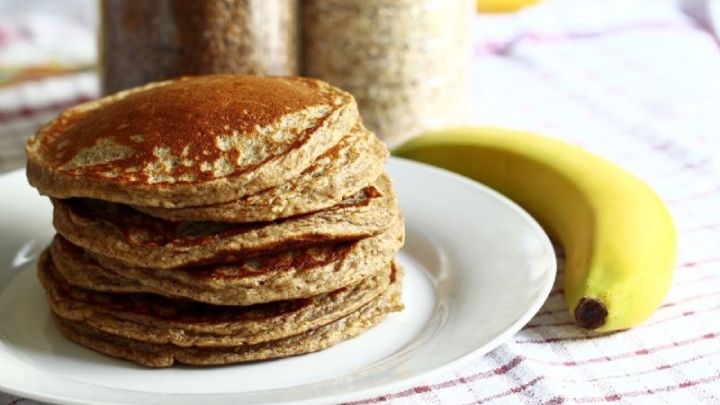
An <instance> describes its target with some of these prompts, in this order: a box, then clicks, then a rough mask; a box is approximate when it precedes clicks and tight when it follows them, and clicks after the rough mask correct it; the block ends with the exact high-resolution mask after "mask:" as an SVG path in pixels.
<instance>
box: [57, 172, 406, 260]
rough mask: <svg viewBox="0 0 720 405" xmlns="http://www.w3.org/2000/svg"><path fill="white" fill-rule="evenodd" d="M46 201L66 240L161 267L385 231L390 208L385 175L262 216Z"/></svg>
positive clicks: (392, 195)
mask: <svg viewBox="0 0 720 405" xmlns="http://www.w3.org/2000/svg"><path fill="white" fill-rule="evenodd" d="M52 203H53V206H54V208H55V209H54V215H53V224H54V225H55V229H56V230H57V232H58V233H60V234H61V235H63V236H64V237H65V238H66V239H68V240H70V241H71V242H73V243H74V244H76V245H78V246H81V247H83V248H84V249H86V250H88V251H90V252H92V253H95V254H98V255H102V256H105V257H108V258H112V259H115V260H118V261H121V262H123V263H124V264H126V265H128V266H140V267H152V268H164V269H167V268H174V267H179V266H190V265H201V264H212V263H223V262H232V261H236V260H239V259H241V258H246V257H252V256H257V255H260V254H263V253H266V252H271V251H281V250H287V249H291V248H298V247H302V246H306V245H309V244H315V243H323V242H335V241H344V240H355V239H359V238H364V237H368V236H373V235H377V234H379V233H381V232H384V231H385V230H387V228H388V226H389V225H390V223H391V222H392V219H393V218H394V217H395V216H397V211H398V207H397V198H396V196H395V193H394V191H393V189H392V184H391V181H390V179H389V178H388V177H387V176H386V175H382V176H381V177H380V178H379V179H378V180H377V182H376V184H375V185H374V186H371V187H367V188H365V189H364V190H362V191H361V192H360V193H359V194H358V195H356V196H353V197H350V198H348V199H345V200H343V201H342V202H341V203H340V204H338V205H336V206H333V207H330V208H328V209H326V210H323V211H318V212H314V213H311V214H306V215H300V216H295V217H290V218H287V219H284V220H280V221H274V222H265V223H250V224H230V223H217V222H171V221H166V220H162V219H159V218H155V217H152V216H149V215H146V214H143V213H140V212H139V211H136V210H134V209H132V208H130V207H128V206H125V205H121V204H115V203H109V202H105V201H100V200H91V199H83V198H73V199H68V200H57V199H52Z"/></svg>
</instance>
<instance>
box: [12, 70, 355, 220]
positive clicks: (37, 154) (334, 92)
mask: <svg viewBox="0 0 720 405" xmlns="http://www.w3.org/2000/svg"><path fill="white" fill-rule="evenodd" d="M358 119H359V118H358V115H357V106H356V104H355V102H354V100H353V98H352V96H351V95H349V94H347V93H345V92H342V91H341V90H339V89H337V88H334V87H332V86H330V85H328V84H327V83H324V82H321V81H318V80H313V79H307V78H299V77H284V78H283V77H272V78H271V77H262V76H243V75H218V76H198V77H187V78H180V79H176V80H171V81H166V82H158V83H152V84H149V85H146V86H144V87H139V88H135V89H131V90H127V91H124V92H121V93H118V94H115V95H112V96H108V97H105V98H103V99H100V100H96V101H91V102H88V103H85V104H81V105H79V106H76V107H72V108H70V109H68V110H66V111H65V112H63V113H62V114H61V115H60V116H59V117H58V118H56V119H55V120H53V121H52V122H50V123H49V124H48V125H46V126H44V127H43V128H41V129H40V130H39V131H38V132H37V134H36V135H35V136H33V137H32V138H31V139H30V140H29V141H28V144H27V148H26V151H27V155H28V167H27V173H28V179H29V181H30V183H31V184H32V185H33V186H35V187H37V188H38V190H39V191H40V192H41V193H42V194H46V195H49V196H51V197H56V198H68V197H92V198H99V199H106V200H111V201H116V202H121V203H127V204H137V205H147V206H166V207H181V206H196V205H207V204H213V203H222V202H226V201H230V200H233V199H236V198H238V197H240V196H243V195H249V194H253V193H255V192H258V191H260V190H263V189H265V188H268V187H272V186H276V185H279V184H282V183H283V182H284V181H286V180H288V179H290V178H293V177H294V176H295V175H297V174H298V173H300V172H301V171H302V170H303V169H305V168H306V167H307V166H309V165H310V164H311V163H312V161H314V160H315V159H316V158H317V157H318V156H319V155H321V154H322V153H323V152H324V151H326V150H328V149H329V148H330V147H332V146H333V145H334V144H336V143H337V142H338V141H339V140H340V138H341V137H342V136H343V135H344V134H346V133H348V132H349V131H350V130H351V128H352V127H353V126H355V125H356V123H357V122H358Z"/></svg>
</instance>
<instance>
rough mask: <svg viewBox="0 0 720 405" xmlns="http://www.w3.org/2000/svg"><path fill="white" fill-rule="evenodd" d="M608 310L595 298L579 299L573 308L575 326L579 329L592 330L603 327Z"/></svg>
mask: <svg viewBox="0 0 720 405" xmlns="http://www.w3.org/2000/svg"><path fill="white" fill-rule="evenodd" d="M607 316H608V310H607V307H606V306H605V304H603V302H602V301H600V300H599V299H597V298H581V299H580V302H579V303H578V305H577V306H576V307H575V324H576V325H577V326H579V327H581V328H585V329H589V330H593V329H597V328H599V327H601V326H603V325H605V319H607Z"/></svg>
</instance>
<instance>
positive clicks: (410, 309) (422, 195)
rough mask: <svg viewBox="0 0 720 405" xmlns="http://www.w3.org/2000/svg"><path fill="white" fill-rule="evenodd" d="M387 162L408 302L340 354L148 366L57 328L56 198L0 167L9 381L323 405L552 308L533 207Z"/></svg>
mask: <svg viewBox="0 0 720 405" xmlns="http://www.w3.org/2000/svg"><path fill="white" fill-rule="evenodd" d="M388 172H389V173H390V175H391V176H392V178H393V179H394V181H395V187H396V190H397V192H398V196H399V199H400V203H401V206H402V209H403V211H404V213H405V218H406V223H407V243H406V245H405V247H404V248H403V250H402V251H401V254H400V255H399V261H400V263H401V264H402V265H403V266H404V267H405V269H406V273H407V276H406V283H405V285H404V289H403V290H404V302H405V305H406V309H405V310H404V311H403V312H400V313H395V314H391V315H390V317H389V318H388V319H387V320H386V321H385V322H384V323H382V324H381V325H379V326H377V327H375V328H373V329H371V330H370V331H368V332H367V333H365V334H363V335H361V336H359V337H357V338H355V339H352V340H350V341H347V342H343V343H341V344H339V345H337V346H335V347H333V348H330V349H328V350H325V351H322V352H319V353H313V354H308V355H304V356H298V357H294V358H288V359H281V360H274V361H267V362H259V363H253V364H244V365H234V366H225V367H214V368H206V369H194V368H189V367H173V368H169V369H160V370H150V369H144V368H141V367H139V366H136V365H134V364H132V363H130V362H126V361H120V360H115V359H112V358H108V357H105V356H103V355H100V354H97V353H95V352H92V351H90V350H87V349H85V348H82V347H80V346H77V345H75V344H73V343H70V342H68V341H66V340H65V339H63V338H62V337H61V336H60V335H59V334H58V332H57V331H56V330H55V328H54V326H53V324H52V322H51V320H50V316H49V310H48V308H47V304H46V303H45V300H44V297H43V291H42V289H41V287H40V285H39V283H38V282H37V281H36V278H35V259H36V258H37V256H38V253H39V252H40V251H41V250H42V249H43V248H44V247H45V246H46V245H47V243H48V242H49V240H50V238H51V236H52V234H53V228H52V225H51V206H50V203H49V201H47V199H45V198H42V197H40V196H39V195H38V194H37V192H36V191H35V190H34V189H32V188H30V186H28V185H27V183H26V180H25V174H24V172H22V171H19V172H14V173H11V174H8V175H5V176H0V190H1V192H0V238H2V244H1V245H0V390H2V391H6V392H10V393H14V394H16V395H20V396H23V397H28V398H32V399H37V400H41V401H47V402H53V403H61V404H86V403H93V404H117V403H132V404H137V405H141V404H167V403H173V404H176V405H179V404H230V403H240V402H242V403H244V404H251V403H253V404H255V403H257V404H269V403H272V404H319V403H335V402H341V401H349V400H354V399H360V398H364V397H368V396H373V395H381V394H386V393H389V392H392V391H394V390H400V389H404V388H408V387H410V386H412V384H414V383H419V382H421V381H422V380H423V379H427V378H429V377H430V376H432V375H435V374H436V373H441V372H443V371H448V370H450V369H451V368H453V367H456V366H458V365H459V364H460V363H462V362H464V361H467V360H469V359H471V358H473V357H474V356H479V355H482V354H485V353H487V352H488V351H490V350H492V349H493V348H495V347H497V346H498V345H500V344H501V343H502V342H503V341H504V340H506V339H507V338H509V337H510V336H511V335H513V334H514V333H515V332H517V331H518V330H519V329H520V328H521V327H522V326H523V325H525V324H526V323H527V322H528V321H529V320H530V318H532V316H533V315H534V314H535V313H536V312H537V310H538V309H539V308H540V306H541V305H542V304H543V302H544V301H545V299H546V298H547V295H548V293H549V291H550V288H551V286H552V284H553V280H554V277H555V271H556V267H555V266H556V263H555V255H554V253H553V248H552V245H551V244H550V241H549V240H548V238H547V236H546V235H545V233H544V232H543V230H542V229H541V228H540V226H538V224H537V223H536V222H535V221H534V220H533V219H532V218H531V217H530V216H529V215H527V214H526V213H525V212H524V211H523V210H521V209H520V208H518V207H517V206H516V205H515V204H513V203H512V202H510V201H509V200H507V199H506V198H504V197H502V196H501V195H499V194H497V193H495V192H493V191H492V190H489V189H487V188H485V187H483V186H481V185H479V184H477V183H475V182H472V181H470V180H467V179H465V178H462V177H459V176H456V175H454V174H452V173H448V172H445V171H441V170H438V169H434V168H431V167H429V166H425V165H420V164H417V163H412V162H408V161H404V160H400V159H395V158H393V159H391V161H390V162H389V164H388Z"/></svg>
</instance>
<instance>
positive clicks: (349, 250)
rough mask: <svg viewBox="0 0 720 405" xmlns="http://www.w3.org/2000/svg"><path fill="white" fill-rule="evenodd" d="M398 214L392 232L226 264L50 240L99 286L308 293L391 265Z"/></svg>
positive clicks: (261, 295) (68, 272)
mask: <svg viewBox="0 0 720 405" xmlns="http://www.w3.org/2000/svg"><path fill="white" fill-rule="evenodd" d="M404 236H405V228H404V223H403V221H402V218H401V217H397V218H396V219H395V220H394V221H392V224H391V226H390V228H389V229H388V231H387V232H385V233H383V234H380V235H377V236H373V237H368V238H364V239H360V240H357V241H351V242H340V243H326V244H321V245H313V246H310V247H307V248H304V249H295V250H290V251H285V252H282V253H277V252H272V253H269V254H268V255H265V256H259V257H255V258H252V259H247V260H245V261H240V262H236V263H228V264H222V265H209V266H198V267H190V268H188V267H183V268H172V269H151V268H144V267H132V266H125V265H123V264H122V263H119V262H117V261H113V260H112V259H108V258H106V257H102V256H98V255H92V254H89V253H88V252H86V251H83V250H82V249H81V248H79V247H77V246H74V245H73V244H71V243H70V242H68V241H67V240H65V239H64V238H62V237H61V236H60V235H57V236H56V237H55V239H54V240H53V243H52V244H51V247H50V248H51V250H52V254H53V257H54V262H55V265H56V266H57V270H58V272H59V273H60V274H61V275H62V276H63V277H64V278H65V279H66V280H67V281H68V283H70V284H71V285H74V286H77V287H82V288H88V289H92V290H97V291H107V292H124V293H155V294H161V295H165V296H168V297H175V298H186V299H190V300H194V301H198V302H205V303H209V304H216V305H251V304H258V303H265V302H272V301H278V300H289V299H296V298H306V297H311V296H314V295H317V294H322V293H325V292H329V291H334V290H337V289H339V288H342V287H345V286H348V285H351V284H354V283H357V282H359V281H360V280H362V279H364V278H366V277H369V276H370V275H372V274H375V273H377V272H378V271H380V270H381V269H382V268H384V267H385V266H387V264H388V263H390V262H391V261H392V259H393V257H394V256H395V254H396V253H397V252H398V250H399V249H400V247H401V246H402V244H403V242H404Z"/></svg>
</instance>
